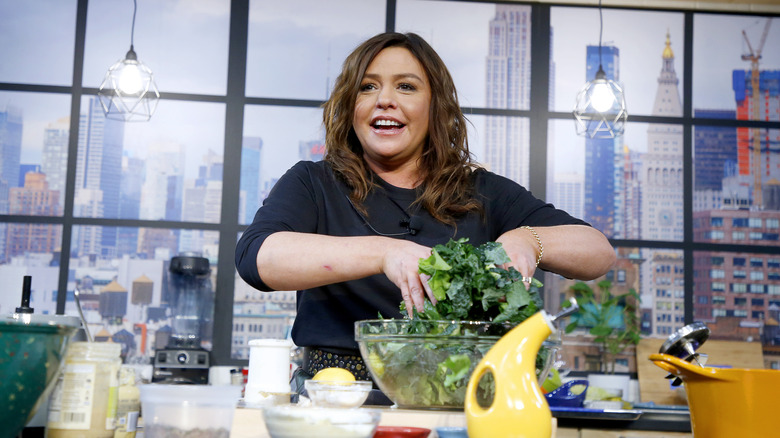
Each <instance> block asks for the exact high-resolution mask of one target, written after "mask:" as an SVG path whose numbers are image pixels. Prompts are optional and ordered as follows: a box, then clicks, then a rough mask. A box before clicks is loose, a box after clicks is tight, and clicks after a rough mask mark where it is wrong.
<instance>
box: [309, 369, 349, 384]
mask: <svg viewBox="0 0 780 438" xmlns="http://www.w3.org/2000/svg"><path fill="white" fill-rule="evenodd" d="M312 380H324V381H328V382H354V381H355V376H354V375H353V374H352V373H350V372H349V371H347V370H345V369H344V368H336V367H333V368H323V369H321V370H319V371H317V374H315V375H314V377H312Z"/></svg>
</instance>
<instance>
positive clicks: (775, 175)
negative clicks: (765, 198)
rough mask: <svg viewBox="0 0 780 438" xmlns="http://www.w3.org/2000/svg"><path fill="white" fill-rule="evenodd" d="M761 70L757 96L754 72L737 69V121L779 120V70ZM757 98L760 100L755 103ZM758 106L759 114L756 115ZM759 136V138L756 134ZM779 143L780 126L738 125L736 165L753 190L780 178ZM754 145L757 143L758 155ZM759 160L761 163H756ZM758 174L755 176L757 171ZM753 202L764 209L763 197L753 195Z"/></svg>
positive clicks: (735, 90) (734, 79)
mask: <svg viewBox="0 0 780 438" xmlns="http://www.w3.org/2000/svg"><path fill="white" fill-rule="evenodd" d="M757 73H758V77H759V80H758V95H757V96H754V93H753V86H752V81H751V77H752V75H753V72H751V71H744V70H734V72H733V73H732V84H733V87H734V99H735V100H736V104H737V108H736V109H737V111H736V113H737V120H760V121H771V122H777V121H778V120H780V70H764V71H759V72H757ZM755 99H758V102H757V103H756V102H755ZM754 108H758V114H754ZM756 135H758V141H757V142H754V137H755V136H756ZM778 143H780V129H755V128H737V165H738V171H739V175H740V176H742V177H745V178H748V179H749V180H750V182H751V185H752V186H753V187H751V189H752V190H754V191H755V190H762V189H763V186H764V185H766V184H767V183H768V182H770V181H771V180H772V179H775V180H780V153H778V152H777V147H776V146H773V145H777V144H778ZM754 144H758V145H759V146H758V147H759V149H760V150H759V151H758V152H759V153H758V154H756V151H755V150H754V149H755V148H754ZM756 159H758V163H756V162H755V161H756ZM756 170H757V171H758V172H759V174H758V175H755V171H756ZM752 198H753V200H754V203H755V202H756V200H758V201H759V202H758V203H759V204H762V205H754V207H757V208H759V209H761V208H764V207H765V206H764V205H763V204H765V203H764V202H760V200H761V196H758V197H757V196H756V194H755V193H754V194H753V196H752Z"/></svg>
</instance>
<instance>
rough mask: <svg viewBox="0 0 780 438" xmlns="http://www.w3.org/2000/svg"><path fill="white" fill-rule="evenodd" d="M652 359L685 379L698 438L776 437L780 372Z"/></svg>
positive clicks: (662, 356) (661, 357)
mask: <svg viewBox="0 0 780 438" xmlns="http://www.w3.org/2000/svg"><path fill="white" fill-rule="evenodd" d="M649 358H650V360H651V361H653V363H654V364H656V365H657V366H659V367H661V368H663V369H664V370H666V371H668V372H670V373H672V374H674V375H675V376H678V377H680V378H681V379H682V381H683V384H684V385H685V393H686V394H687V396H688V408H689V409H690V411H691V428H692V429H693V435H694V436H695V437H696V438H727V437H728V438H733V437H768V436H776V434H777V430H778V429H777V417H775V415H777V398H778V394H780V371H777V370H765V369H742V368H713V367H701V366H699V365H694V364H691V363H689V362H686V361H684V360H682V359H679V358H677V357H675V356H671V355H668V354H651V355H650V357H649Z"/></svg>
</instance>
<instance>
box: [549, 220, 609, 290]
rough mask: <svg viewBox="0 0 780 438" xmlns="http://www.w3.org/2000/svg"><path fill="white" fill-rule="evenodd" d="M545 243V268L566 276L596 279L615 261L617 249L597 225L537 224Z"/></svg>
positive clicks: (579, 278)
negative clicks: (552, 225)
mask: <svg viewBox="0 0 780 438" xmlns="http://www.w3.org/2000/svg"><path fill="white" fill-rule="evenodd" d="M535 230H536V231H537V233H538V234H539V238H540V239H541V241H542V242H543V244H544V248H545V249H544V256H543V257H542V260H541V262H540V263H539V265H540V267H541V268H542V269H545V270H547V271H552V272H555V273H558V274H560V275H562V276H564V277H566V278H575V279H578V280H593V279H595V278H598V277H601V276H602V275H604V274H606V273H607V272H608V271H609V270H610V269H611V268H612V266H613V265H614V264H615V250H614V248H613V247H612V245H611V244H610V243H609V240H607V238H606V237H605V236H604V235H603V234H602V233H601V232H600V231H598V230H597V229H595V228H592V227H589V226H585V225H560V226H555V227H538V228H535Z"/></svg>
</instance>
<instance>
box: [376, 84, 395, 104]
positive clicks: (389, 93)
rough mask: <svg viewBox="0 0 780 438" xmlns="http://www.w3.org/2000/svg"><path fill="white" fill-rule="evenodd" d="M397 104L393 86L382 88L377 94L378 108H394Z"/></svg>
mask: <svg viewBox="0 0 780 438" xmlns="http://www.w3.org/2000/svg"><path fill="white" fill-rule="evenodd" d="M395 105H396V102H395V96H394V95H393V90H392V88H387V87H385V88H382V89H381V90H380V91H379V95H378V96H377V100H376V106H377V107H378V108H394V107H395Z"/></svg>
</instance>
